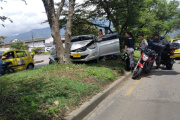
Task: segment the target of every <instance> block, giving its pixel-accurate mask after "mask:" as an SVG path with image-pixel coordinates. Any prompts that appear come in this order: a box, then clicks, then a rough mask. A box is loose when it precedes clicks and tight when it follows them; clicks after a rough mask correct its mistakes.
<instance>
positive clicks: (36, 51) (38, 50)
mask: <svg viewBox="0 0 180 120" xmlns="http://www.w3.org/2000/svg"><path fill="white" fill-rule="evenodd" d="M31 51H32V52H35V54H39V53H41V52H42V48H41V47H37V48H33V49H32V50H31Z"/></svg>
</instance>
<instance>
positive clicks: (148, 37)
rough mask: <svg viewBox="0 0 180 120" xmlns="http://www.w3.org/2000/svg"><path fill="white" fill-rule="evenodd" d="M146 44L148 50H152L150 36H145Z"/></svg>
mask: <svg viewBox="0 0 180 120" xmlns="http://www.w3.org/2000/svg"><path fill="white" fill-rule="evenodd" d="M147 42H148V49H152V43H153V41H152V40H151V38H150V36H149V35H148V36H147Z"/></svg>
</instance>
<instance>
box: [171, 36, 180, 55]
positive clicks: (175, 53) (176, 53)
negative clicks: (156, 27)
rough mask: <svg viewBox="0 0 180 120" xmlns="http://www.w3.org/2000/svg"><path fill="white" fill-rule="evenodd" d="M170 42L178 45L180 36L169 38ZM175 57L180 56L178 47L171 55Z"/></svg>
mask: <svg viewBox="0 0 180 120" xmlns="http://www.w3.org/2000/svg"><path fill="white" fill-rule="evenodd" d="M171 43H176V44H179V45H180V38H178V39H172V40H171ZM173 56H174V57H175V58H180V48H179V49H176V50H175V51H174V55H173Z"/></svg>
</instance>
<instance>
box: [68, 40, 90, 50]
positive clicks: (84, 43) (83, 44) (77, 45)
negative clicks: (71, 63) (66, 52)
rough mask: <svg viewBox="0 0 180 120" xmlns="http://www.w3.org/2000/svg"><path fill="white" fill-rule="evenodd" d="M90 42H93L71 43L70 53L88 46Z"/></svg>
mask: <svg viewBox="0 0 180 120" xmlns="http://www.w3.org/2000/svg"><path fill="white" fill-rule="evenodd" d="M92 41H93V40H84V41H77V42H71V51H72V50H76V49H79V48H82V47H85V46H86V45H88V44H89V43H90V42H92Z"/></svg>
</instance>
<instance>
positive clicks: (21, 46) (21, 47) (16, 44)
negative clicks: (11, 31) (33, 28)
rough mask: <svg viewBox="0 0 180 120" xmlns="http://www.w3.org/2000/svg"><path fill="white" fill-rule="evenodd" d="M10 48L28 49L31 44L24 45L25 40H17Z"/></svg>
mask: <svg viewBox="0 0 180 120" xmlns="http://www.w3.org/2000/svg"><path fill="white" fill-rule="evenodd" d="M10 48H11V49H16V50H28V49H29V46H28V45H24V44H23V42H15V43H13V44H11V46H10Z"/></svg>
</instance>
